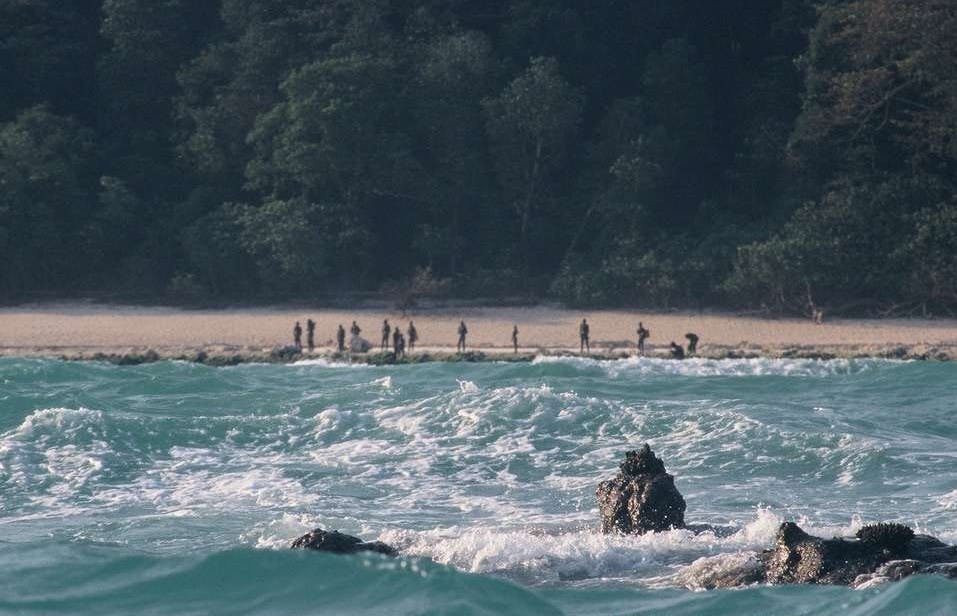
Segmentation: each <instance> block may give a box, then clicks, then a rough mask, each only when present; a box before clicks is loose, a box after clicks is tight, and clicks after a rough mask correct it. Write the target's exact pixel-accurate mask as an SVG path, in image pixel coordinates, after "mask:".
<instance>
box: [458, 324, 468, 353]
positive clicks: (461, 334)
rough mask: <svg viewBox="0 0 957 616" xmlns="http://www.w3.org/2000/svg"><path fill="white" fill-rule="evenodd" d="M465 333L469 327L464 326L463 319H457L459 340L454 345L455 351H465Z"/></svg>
mask: <svg viewBox="0 0 957 616" xmlns="http://www.w3.org/2000/svg"><path fill="white" fill-rule="evenodd" d="M467 333H469V329H468V328H467V327H465V321H459V342H458V344H456V345H455V350H456V351H459V352H461V353H464V352H465V334H467Z"/></svg>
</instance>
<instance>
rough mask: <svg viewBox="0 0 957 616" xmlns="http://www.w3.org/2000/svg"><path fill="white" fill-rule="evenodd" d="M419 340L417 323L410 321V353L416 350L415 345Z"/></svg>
mask: <svg viewBox="0 0 957 616" xmlns="http://www.w3.org/2000/svg"><path fill="white" fill-rule="evenodd" d="M418 340H419V331H418V330H417V329H415V323H413V322H412V321H409V351H410V352H411V351H414V350H415V343H416V342H417V341H418Z"/></svg>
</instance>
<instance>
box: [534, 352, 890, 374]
mask: <svg viewBox="0 0 957 616" xmlns="http://www.w3.org/2000/svg"><path fill="white" fill-rule="evenodd" d="M532 363H533V364H567V365H571V366H581V367H587V368H597V369H601V370H602V371H603V372H605V373H606V374H607V375H608V376H610V377H612V378H618V377H621V376H701V377H713V376H792V377H828V376H834V375H841V374H853V373H858V372H863V371H867V370H870V369H871V368H872V367H873V366H875V365H881V364H887V365H891V364H898V363H902V362H900V361H898V360H875V359H867V360H854V359H829V360H818V359H780V358H763V357H762V358H748V359H705V358H700V357H692V358H688V359H685V360H682V361H675V360H670V359H660V358H653V357H628V358H625V359H616V360H604V359H601V360H597V359H592V358H588V357H573V356H567V355H566V356H553V355H539V356H536V357H535V358H534V359H533V360H532Z"/></svg>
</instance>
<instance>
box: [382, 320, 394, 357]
mask: <svg viewBox="0 0 957 616" xmlns="http://www.w3.org/2000/svg"><path fill="white" fill-rule="evenodd" d="M391 333H392V326H391V325H389V319H383V320H382V350H383V351H384V350H386V349H387V348H389V334H391Z"/></svg>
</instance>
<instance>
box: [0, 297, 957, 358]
mask: <svg viewBox="0 0 957 616" xmlns="http://www.w3.org/2000/svg"><path fill="white" fill-rule="evenodd" d="M582 317H586V318H587V319H588V322H589V324H590V325H591V341H592V351H593V352H595V353H597V354H611V355H620V354H622V353H628V352H633V351H634V348H635V330H636V328H637V325H638V322H639V321H642V322H643V323H644V324H645V327H647V328H648V329H650V330H651V338H650V339H649V341H648V343H647V346H648V351H649V354H652V355H655V354H657V355H663V354H665V353H666V348H667V345H668V343H669V342H670V341H672V340H674V341H677V342H679V343H684V342H685V340H684V334H685V333H686V332H695V333H697V334H698V335H699V336H700V337H701V342H700V344H699V351H700V354H701V355H702V356H706V357H727V356H742V355H745V356H769V357H781V356H795V357H818V356H825V357H826V356H837V357H858V356H877V357H917V358H927V359H950V358H951V357H957V320H952V319H941V320H921V319H886V320H865V319H861V320H856V319H840V320H832V321H829V322H825V323H824V324H821V325H816V324H814V323H812V322H811V321H810V320H804V319H764V318H755V317H745V316H736V315H732V314H715V313H703V314H702V313H668V314H655V313H648V312H637V311H635V312H632V311H621V310H607V311H578V310H568V309H563V308H554V307H542V306H539V307H518V308H489V307H471V308H441V309H438V308H437V309H428V310H420V311H416V312H413V313H411V314H408V315H404V316H403V315H402V314H400V313H398V312H390V311H383V310H371V309H357V310H352V311H346V310H329V309H316V310H310V309H308V308H300V307H295V308H293V307H276V308H237V309H216V310H185V309H178V308H169V307H139V306H111V305H101V304H82V303H65V304H39V305H24V306H19V307H7V308H0V355H7V356H12V355H13V356H27V357H62V358H67V359H87V358H91V357H92V356H94V355H97V354H100V355H103V354H106V355H123V354H130V353H143V352H145V351H147V350H152V351H153V352H154V353H155V354H158V355H159V356H160V357H185V356H189V355H190V354H194V353H197V352H200V351H203V352H205V353H212V354H222V353H240V354H242V353H260V354H261V353H267V352H269V351H270V350H271V349H274V348H276V347H278V346H282V345H287V344H290V343H291V342H292V327H293V324H294V323H295V321H297V320H298V321H300V322H301V323H302V325H303V327H305V322H306V319H307V318H311V319H313V320H314V321H316V323H317V327H316V344H317V347H318V348H317V349H316V353H317V354H323V353H329V352H330V351H331V350H332V346H333V340H334V336H335V331H336V327H337V326H338V325H339V324H340V323H342V324H343V325H344V326H345V327H346V328H347V329H348V328H349V326H350V324H351V323H352V321H353V320H356V321H357V322H358V324H359V326H360V327H361V328H362V331H363V336H364V337H367V338H368V339H369V340H371V341H372V342H373V343H378V342H379V338H380V330H381V325H382V320H383V319H384V318H387V319H389V321H390V322H391V323H393V324H396V323H398V324H401V325H402V327H403V329H405V328H406V327H407V326H408V322H409V320H410V319H411V320H414V321H415V324H416V327H417V329H418V331H419V335H420V341H419V345H418V349H420V350H422V351H448V350H454V347H455V342H456V328H457V326H458V322H459V319H464V320H465V322H466V324H467V325H468V328H469V336H468V342H469V348H470V349H471V350H476V351H483V352H489V353H496V352H498V353H501V352H504V351H510V350H511V342H510V335H511V330H512V326H513V325H518V327H519V331H520V336H519V342H520V349H521V351H522V352H523V353H526V354H527V353H540V352H545V353H562V352H569V351H574V352H577V351H578V323H579V322H580V320H581V318H582ZM303 340H304V341H305V337H304V338H303Z"/></svg>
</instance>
